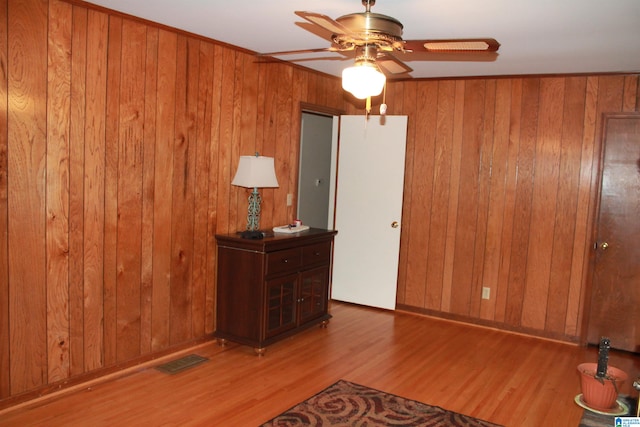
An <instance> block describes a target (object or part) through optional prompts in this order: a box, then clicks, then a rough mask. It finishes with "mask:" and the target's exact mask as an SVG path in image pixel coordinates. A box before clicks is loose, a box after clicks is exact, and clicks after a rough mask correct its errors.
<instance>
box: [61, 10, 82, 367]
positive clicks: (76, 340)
mask: <svg viewBox="0 0 640 427" xmlns="http://www.w3.org/2000/svg"><path fill="white" fill-rule="evenodd" d="M63 19H66V20H67V21H68V22H69V23H72V25H71V30H72V33H71V46H70V50H69V52H68V55H69V59H70V60H71V81H70V97H71V99H70V112H69V113H70V118H69V347H68V348H69V355H68V357H69V365H70V366H69V374H70V375H75V374H79V373H82V372H83V371H84V345H83V342H84V341H83V329H84V327H83V321H84V306H83V301H84V289H83V277H84V196H85V194H84V175H85V171H84V164H85V163H84V162H85V159H84V156H85V154H84V151H85V127H86V125H85V114H86V111H87V106H86V103H87V100H86V96H85V95H86V93H87V87H86V81H87V74H86V73H87V10H86V9H84V8H78V7H73V9H72V11H71V16H70V17H63ZM72 52H73V53H74V54H73V55H71V53H72Z"/></svg>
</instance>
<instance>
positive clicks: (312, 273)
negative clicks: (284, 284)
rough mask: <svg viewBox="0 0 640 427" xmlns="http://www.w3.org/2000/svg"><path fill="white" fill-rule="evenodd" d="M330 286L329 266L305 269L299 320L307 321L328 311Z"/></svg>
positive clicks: (301, 288) (301, 286) (302, 278)
mask: <svg viewBox="0 0 640 427" xmlns="http://www.w3.org/2000/svg"><path fill="white" fill-rule="evenodd" d="M328 287H329V267H328V266H325V267H319V268H315V269H313V270H309V271H305V272H303V273H302V275H301V281H300V297H299V309H300V320H299V322H300V323H301V324H302V323H305V322H307V321H309V320H311V319H314V318H316V317H320V316H322V315H324V314H325V313H326V312H327V300H328Z"/></svg>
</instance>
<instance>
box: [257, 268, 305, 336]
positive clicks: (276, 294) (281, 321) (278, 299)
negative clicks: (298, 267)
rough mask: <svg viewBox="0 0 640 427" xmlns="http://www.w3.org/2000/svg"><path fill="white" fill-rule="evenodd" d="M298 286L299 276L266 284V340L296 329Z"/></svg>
mask: <svg viewBox="0 0 640 427" xmlns="http://www.w3.org/2000/svg"><path fill="white" fill-rule="evenodd" d="M297 284H298V275H297V274H294V275H290V276H284V277H280V278H277V279H273V280H268V281H267V282H266V291H267V292H266V298H267V301H266V304H265V307H266V312H265V315H266V322H265V338H270V337H273V336H275V335H278V334H280V333H282V332H284V331H287V330H289V329H293V328H295V327H296V315H297V313H296V301H297V295H296V286H297Z"/></svg>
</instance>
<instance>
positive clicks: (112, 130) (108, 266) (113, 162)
mask: <svg viewBox="0 0 640 427" xmlns="http://www.w3.org/2000/svg"><path fill="white" fill-rule="evenodd" d="M107 31H108V41H107V43H108V44H107V49H108V50H107V82H106V87H107V98H106V105H105V160H104V163H105V172H104V192H105V194H104V249H103V251H104V252H103V256H104V268H103V273H104V276H103V317H104V331H103V337H104V338H103V339H104V344H103V345H104V351H103V358H104V364H105V365H107V366H109V365H112V364H114V363H116V361H117V355H116V343H117V328H118V323H117V317H116V316H117V312H116V303H117V301H116V296H117V292H116V282H117V275H118V274H117V273H118V271H117V260H116V245H117V241H118V234H117V227H118V157H119V153H118V147H119V144H118V141H119V133H120V130H119V127H120V121H119V119H120V114H119V109H120V107H119V104H120V78H121V76H120V67H121V58H122V56H121V50H122V19H121V18H119V17H114V16H111V17H109V28H108V30H107Z"/></svg>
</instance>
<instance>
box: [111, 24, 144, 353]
mask: <svg viewBox="0 0 640 427" xmlns="http://www.w3.org/2000/svg"><path fill="white" fill-rule="evenodd" d="M122 41H123V43H122V51H121V55H122V56H121V58H127V60H126V61H125V60H123V61H122V67H121V68H120V76H121V77H120V104H119V111H118V113H119V118H118V122H119V129H118V130H119V132H118V163H117V168H118V171H117V192H118V193H117V197H118V216H117V241H116V263H117V267H116V268H117V270H116V271H117V278H116V322H117V328H116V334H117V335H116V360H117V361H124V360H129V359H131V358H133V357H136V356H139V355H140V312H141V308H140V293H141V289H140V277H141V270H142V258H141V252H140V249H141V244H142V197H141V196H142V166H143V163H142V160H143V156H142V147H143V145H142V140H143V138H144V132H143V128H144V126H143V123H144V88H145V86H144V76H145V57H146V27H145V26H143V25H141V24H138V23H134V22H132V21H128V20H125V21H124V22H123V23H122Z"/></svg>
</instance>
